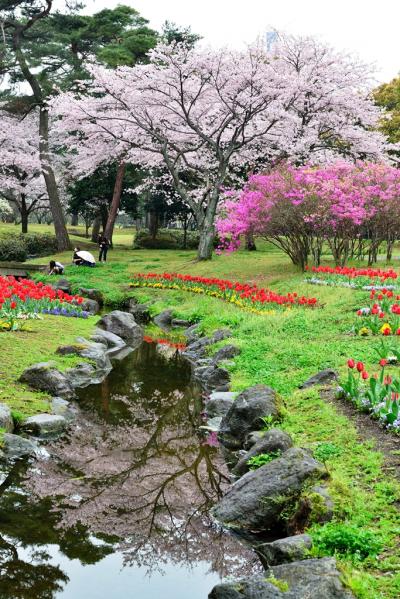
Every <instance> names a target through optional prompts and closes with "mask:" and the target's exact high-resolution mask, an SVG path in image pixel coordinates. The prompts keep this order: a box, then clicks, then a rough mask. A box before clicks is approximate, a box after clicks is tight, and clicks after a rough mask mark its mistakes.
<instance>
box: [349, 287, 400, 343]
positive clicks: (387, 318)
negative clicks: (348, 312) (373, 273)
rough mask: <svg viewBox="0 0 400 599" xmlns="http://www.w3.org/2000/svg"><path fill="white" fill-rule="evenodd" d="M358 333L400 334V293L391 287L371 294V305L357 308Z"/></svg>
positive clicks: (356, 326)
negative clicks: (395, 292) (396, 293)
mask: <svg viewBox="0 0 400 599" xmlns="http://www.w3.org/2000/svg"><path fill="white" fill-rule="evenodd" d="M354 330H355V332H356V333H357V334H358V335H362V336H366V335H384V336H385V337H387V336H389V335H400V295H395V294H394V293H393V291H392V290H390V289H386V288H384V289H382V290H380V291H376V290H375V289H373V290H372V291H371V294H370V305H369V306H366V307H364V308H360V309H359V310H357V322H356V325H355V327H354Z"/></svg>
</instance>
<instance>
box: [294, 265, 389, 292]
mask: <svg viewBox="0 0 400 599" xmlns="http://www.w3.org/2000/svg"><path fill="white" fill-rule="evenodd" d="M306 270H307V275H306V279H305V280H306V282H307V283H311V284H313V285H332V286H334V287H351V288H353V289H368V290H369V289H382V288H386V289H396V287H397V282H396V279H397V278H398V274H397V273H396V272H395V271H394V270H393V269H388V270H382V269H380V268H350V267H341V266H336V267H334V268H332V267H331V266H313V267H312V268H311V269H309V268H308V267H306Z"/></svg>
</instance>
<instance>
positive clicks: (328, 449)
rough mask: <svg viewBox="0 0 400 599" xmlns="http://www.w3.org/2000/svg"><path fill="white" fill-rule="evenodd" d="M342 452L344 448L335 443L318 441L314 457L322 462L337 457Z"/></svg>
mask: <svg viewBox="0 0 400 599" xmlns="http://www.w3.org/2000/svg"><path fill="white" fill-rule="evenodd" d="M341 454H342V450H341V449H340V447H338V446H337V445H335V444H334V443H329V442H327V443H318V445H317V447H316V448H315V449H314V457H315V459H317V460H319V461H320V462H323V463H324V464H325V462H327V461H328V460H331V459H333V458H337V457H339V456H340V455H341Z"/></svg>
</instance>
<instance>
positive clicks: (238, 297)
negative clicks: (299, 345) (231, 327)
mask: <svg viewBox="0 0 400 599" xmlns="http://www.w3.org/2000/svg"><path fill="white" fill-rule="evenodd" d="M130 286H131V287H151V288H154V289H177V290H180V291H189V292H191V293H198V294H204V295H209V296H211V297H216V298H219V299H222V300H224V301H226V302H229V303H232V304H235V305H236V306H238V307H240V308H242V309H245V310H249V311H250V312H254V313H256V314H265V313H266V312H268V311H269V310H267V309H266V307H267V306H270V305H273V306H274V307H276V306H282V307H288V306H311V307H312V306H315V305H316V304H317V300H316V298H314V297H312V298H310V297H305V296H299V295H297V293H288V294H286V295H280V294H278V293H275V292H274V291H271V290H270V289H264V288H259V287H257V285H249V284H247V283H238V282H233V281H229V280H226V279H216V278H210V277H193V276H191V275H185V274H178V273H163V274H158V273H146V274H144V273H138V274H136V275H135V276H134V278H133V281H132V282H131V284H130Z"/></svg>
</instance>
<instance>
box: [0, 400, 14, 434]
mask: <svg viewBox="0 0 400 599" xmlns="http://www.w3.org/2000/svg"><path fill="white" fill-rule="evenodd" d="M0 429H2V430H3V431H5V432H6V433H12V432H13V430H14V421H13V417H12V416H11V410H10V408H9V406H7V405H6V404H4V403H0Z"/></svg>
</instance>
